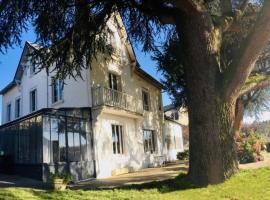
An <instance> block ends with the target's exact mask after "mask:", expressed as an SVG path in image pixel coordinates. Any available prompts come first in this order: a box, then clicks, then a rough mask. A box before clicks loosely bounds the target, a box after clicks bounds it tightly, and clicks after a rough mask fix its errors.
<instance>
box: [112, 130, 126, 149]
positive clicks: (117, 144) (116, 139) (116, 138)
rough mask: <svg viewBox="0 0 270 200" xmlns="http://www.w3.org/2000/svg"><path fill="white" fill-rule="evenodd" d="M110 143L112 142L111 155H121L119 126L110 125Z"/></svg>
mask: <svg viewBox="0 0 270 200" xmlns="http://www.w3.org/2000/svg"><path fill="white" fill-rule="evenodd" d="M112 141H113V153H114V154H123V153H124V148H123V147H124V145H123V127H122V126H120V125H112Z"/></svg>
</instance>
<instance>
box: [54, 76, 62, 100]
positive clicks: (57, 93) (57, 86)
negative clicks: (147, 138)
mask: <svg viewBox="0 0 270 200" xmlns="http://www.w3.org/2000/svg"><path fill="white" fill-rule="evenodd" d="M63 87H64V84H63V81H62V80H59V79H55V78H52V103H56V102H58V101H60V100H62V99H63Z"/></svg>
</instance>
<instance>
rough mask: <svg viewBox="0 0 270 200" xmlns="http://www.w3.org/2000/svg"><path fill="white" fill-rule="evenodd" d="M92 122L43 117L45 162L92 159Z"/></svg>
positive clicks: (61, 117) (60, 117)
mask: <svg viewBox="0 0 270 200" xmlns="http://www.w3.org/2000/svg"><path fill="white" fill-rule="evenodd" d="M90 134H91V133H90V122H88V121H87V120H85V119H80V118H75V117H64V116H58V117H57V116H49V115H48V116H44V117H43V144H44V154H43V155H44V162H45V163H50V162H53V163H55V162H76V161H88V160H90V159H91V155H90V151H91V150H90V149H88V148H91V146H92V145H91V144H90V140H91V136H90Z"/></svg>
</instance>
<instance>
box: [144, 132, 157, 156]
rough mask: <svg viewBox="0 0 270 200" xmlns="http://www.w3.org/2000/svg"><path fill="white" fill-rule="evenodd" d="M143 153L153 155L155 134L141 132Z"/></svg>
mask: <svg viewBox="0 0 270 200" xmlns="http://www.w3.org/2000/svg"><path fill="white" fill-rule="evenodd" d="M143 144H144V152H150V153H154V152H155V151H156V142H155V132H154V131H153V130H143Z"/></svg>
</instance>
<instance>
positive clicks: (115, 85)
mask: <svg viewBox="0 0 270 200" xmlns="http://www.w3.org/2000/svg"><path fill="white" fill-rule="evenodd" d="M109 88H110V89H112V90H118V91H121V77H120V76H118V75H115V74H113V73H109Z"/></svg>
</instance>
